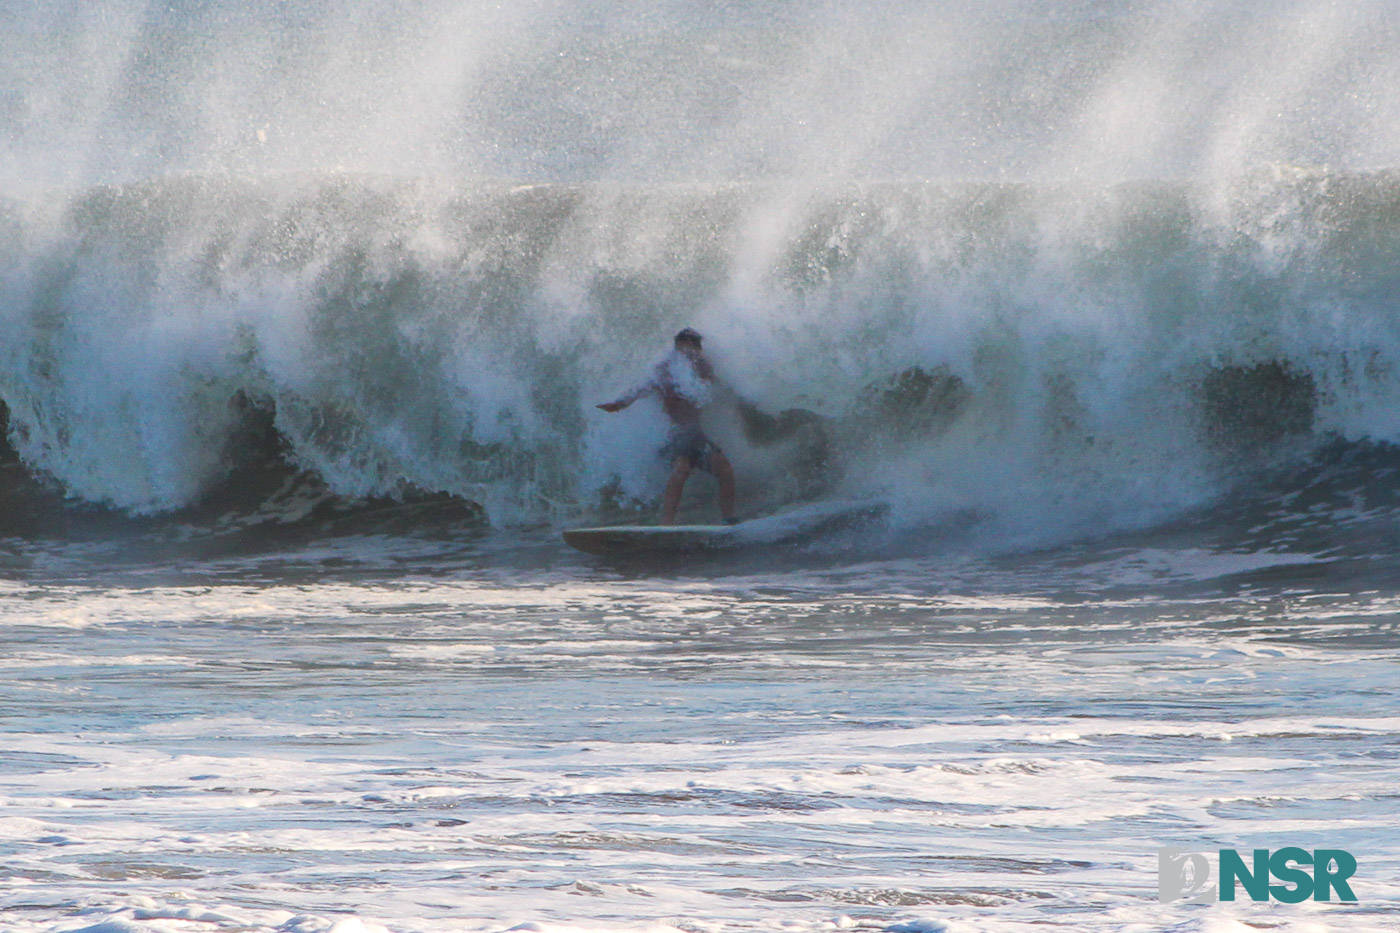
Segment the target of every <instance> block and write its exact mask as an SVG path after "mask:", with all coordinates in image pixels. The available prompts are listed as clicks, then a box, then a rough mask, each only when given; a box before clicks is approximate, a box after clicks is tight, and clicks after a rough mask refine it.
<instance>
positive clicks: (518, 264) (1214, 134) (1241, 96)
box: [0, 3, 1400, 528]
mask: <svg viewBox="0 0 1400 933" xmlns="http://www.w3.org/2000/svg"><path fill="white" fill-rule="evenodd" d="M4 17H5V23H4V26H5V28H4V30H3V33H2V35H3V38H0V42H3V43H4V45H3V48H0V53H3V54H0V78H3V85H4V86H5V87H6V88H7V93H6V95H5V98H4V109H5V116H6V120H7V123H8V124H9V126H10V132H9V133H7V134H6V137H5V140H4V143H3V145H4V147H5V152H4V158H3V165H4V168H3V169H0V172H3V177H0V191H3V193H4V197H5V206H4V211H3V215H0V218H2V219H3V222H0V243H3V253H2V254H0V257H3V265H0V276H3V279H2V281H3V288H4V296H5V301H4V306H3V312H4V314H5V316H6V319H7V320H6V326H7V330H8V333H9V335H10V339H8V340H7V341H6V345H5V353H4V359H3V360H0V397H3V398H4V400H5V402H6V403H7V404H8V406H9V408H10V418H11V420H10V439H11V442H12V443H13V444H14V446H15V447H16V449H17V450H18V451H19V453H20V455H21V457H22V458H23V460H24V462H25V463H26V464H28V465H29V466H30V467H31V468H32V469H33V470H35V471H37V472H38V473H39V474H41V475H44V476H48V477H52V478H53V480H55V481H56V482H57V483H58V484H59V486H60V487H61V488H62V490H63V491H64V492H65V493H66V494H67V495H69V496H71V497H72V498H74V499H76V500H79V501H83V502H92V503H98V504H104V505H110V506H115V507H117V508H119V509H124V510H130V511H134V512H138V513H140V512H151V511H162V510H169V509H173V508H178V507H181V506H186V505H189V504H191V503H193V502H196V501H198V500H199V499H200V497H201V496H203V495H205V494H207V492H208V491H209V489H210V488H211V487H212V486H213V485H216V484H217V482H218V481H219V480H220V479H221V478H223V477H225V476H226V475H227V474H228V473H229V472H230V471H231V470H232V469H233V466H232V465H231V463H230V459H229V450H228V443H229V438H230V437H231V436H233V435H234V434H235V432H236V431H237V429H238V427H239V423H240V421H241V419H242V418H243V417H244V414H245V411H246V409H247V407H248V406H249V405H252V406H253V407H254V408H257V409H260V410H263V411H269V412H273V413H275V427H276V431H277V432H278V433H279V434H280V436H281V437H282V438H283V440H284V443H285V444H286V446H287V456H288V458H289V459H290V460H291V461H292V462H294V463H295V464H297V465H299V466H301V467H303V468H305V469H308V470H311V471H313V472H314V473H315V474H316V475H317V476H318V477H320V478H321V479H322V480H323V481H324V482H325V483H326V484H327V485H328V487H329V488H330V490H331V491H332V492H333V493H335V494H337V495H341V496H347V497H359V496H366V495H371V496H373V495H395V494H401V493H402V491H403V490H405V489H422V490H427V491H429V492H445V493H450V494H452V495H456V496H460V497H464V498H467V499H470V500H472V501H474V502H478V503H481V504H482V505H484V506H486V508H487V512H488V515H489V516H490V517H491V518H492V520H493V521H496V522H498V523H499V522H504V523H515V522H520V521H534V520H538V519H541V518H551V517H559V516H562V515H569V514H578V513H579V511H580V510H584V511H587V510H588V509H590V508H595V507H597V505H598V504H599V503H600V502H602V501H609V502H623V503H627V502H635V503H645V502H646V501H648V500H649V499H650V498H651V497H652V496H654V495H655V493H656V490H657V486H658V483H659V476H660V467H659V466H657V465H656V464H654V463H653V462H652V450H653V449H654V448H655V447H656V446H657V436H658V434H659V431H660V429H661V426H660V423H659V418H658V417H657V415H656V413H655V412H647V411H645V410H642V411H641V412H640V413H638V412H633V413H629V415H627V416H625V417H621V418H614V419H604V418H600V417H599V416H598V414H597V413H596V412H594V411H593V409H592V403H593V402H594V401H597V400H599V399H601V398H605V397H608V394H609V393H611V392H615V391H617V390H618V389H619V388H620V387H622V386H623V385H624V384H625V383H626V381H627V380H628V379H630V378H632V376H633V375H635V374H639V373H640V372H641V371H643V370H644V369H645V367H646V366H647V365H649V363H650V362H651V361H652V359H654V357H655V356H656V355H657V354H658V353H659V352H660V351H661V350H662V349H664V346H665V343H666V340H667V338H668V336H669V335H670V333H672V332H674V330H676V329H677V328H678V327H679V326H680V325H682V324H693V325H695V326H698V327H700V328H701V329H702V330H703V331H705V332H706V333H707V334H708V335H709V336H710V341H709V345H710V346H711V347H712V352H713V353H714V354H715V356H716V358H717V359H718V361H719V362H720V364H721V368H722V370H723V372H724V374H725V375H726V376H727V377H728V378H729V379H730V381H731V382H732V383H733V384H734V385H735V386H737V387H739V388H740V390H741V391H742V392H743V393H744V394H745V395H747V396H748V397H750V398H751V399H752V400H753V401H754V402H756V403H757V404H758V405H759V406H760V407H761V408H763V409H765V410H767V411H769V412H772V413H779V412H781V411H783V410H788V409H792V408H800V409H803V410H806V411H812V412H815V413H816V414H818V415H820V416H822V417H823V418H826V419H828V420H827V421H826V422H823V425H822V428H821V431H822V437H821V438H820V441H821V443H822V444H823V445H824V446H823V447H822V449H821V451H820V454H821V456H820V457H819V458H816V457H815V454H814V448H813V446H812V444H813V439H812V438H811V437H800V438H797V439H796V440H794V438H792V437H786V436H785V437H784V438H782V440H784V441H787V442H789V443H786V444H783V443H779V444H777V445H776V446H774V445H772V444H769V445H768V446H767V447H764V448H763V449H759V447H762V446H763V445H762V444H753V443H750V441H752V440H753V438H752V437H748V438H745V437H740V436H738V435H737V434H736V433H735V430H734V428H733V427H732V422H733V420H734V419H733V418H729V419H719V420H721V421H724V420H727V421H728V422H731V426H730V427H729V428H726V427H725V426H724V425H723V424H720V425H717V426H715V427H714V430H716V431H717V432H718V433H720V434H726V432H727V435H726V442H727V443H728V444H729V445H730V446H731V447H732V448H734V453H735V456H736V462H738V464H739V466H740V467H741V473H743V474H744V475H745V476H746V477H747V478H748V479H749V482H748V483H747V487H748V496H749V507H750V508H751V509H762V508H765V507H772V506H774V505H777V504H781V503H782V502H784V501H790V500H791V499H793V498H800V497H802V496H803V495H808V494H810V493H811V492H812V490H813V489H821V490H825V492H826V493H829V494H834V493H838V492H839V493H841V494H859V495H872V494H873V495H878V496H883V497H887V498H892V499H894V500H897V501H899V502H901V503H902V504H903V505H905V506H907V507H909V508H910V509H911V511H908V512H906V513H905V514H909V515H911V516H914V517H915V518H918V519H927V518H929V517H930V516H937V515H939V514H943V512H944V511H946V510H947V509H958V508H961V509H973V510H980V511H981V512H982V513H984V514H987V515H994V516H1001V517H1009V520H1010V522H1011V524H1012V525H1016V526H1022V527H1029V526H1031V525H1036V526H1040V525H1043V524H1045V522H1046V521H1050V522H1051V523H1052V524H1056V525H1059V524H1067V525H1068V526H1069V527H1070V528H1078V527H1083V526H1085V525H1086V524H1091V525H1096V524H1101V523H1102V522H1103V521H1104V520H1105V519H1107V520H1108V521H1109V522H1110V524H1113V523H1115V522H1119V523H1126V524H1133V523H1137V522H1140V521H1143V520H1151V518H1152V517H1153V516H1161V515H1169V514H1172V513H1173V512H1174V511H1176V510H1179V509H1181V508H1183V507H1189V506H1192V505H1198V504H1200V503H1202V502H1205V501H1209V500H1210V499H1211V498H1212V497H1213V496H1216V495H1219V494H1220V492H1221V491H1222V489H1224V488H1228V486H1229V484H1230V483H1231V482H1233V481H1234V480H1236V479H1237V478H1238V475H1239V473H1240V472H1241V469H1242V468H1243V469H1244V470H1245V472H1247V471H1248V469H1253V468H1255V467H1257V466H1258V463H1256V462H1254V461H1257V460H1260V459H1261V457H1260V456H1259V455H1260V451H1259V449H1258V448H1259V445H1258V444H1256V443H1254V441H1255V440H1256V439H1254V438H1246V439H1245V443H1243V444H1239V445H1236V446H1237V447H1238V448H1240V451H1243V452H1244V453H1245V454H1247V457H1246V459H1248V460H1250V461H1251V462H1249V463H1246V464H1244V465H1243V467H1241V465H1240V464H1238V463H1236V462H1235V459H1237V458H1235V454H1236V453H1239V452H1240V451H1234V452H1227V455H1226V456H1224V457H1222V456H1221V452H1220V450H1219V449H1218V447H1219V445H1216V447H1215V448H1214V449H1213V448H1212V446H1211V441H1210V438H1211V437H1217V438H1218V437H1219V436H1221V435H1222V434H1232V433H1233V434H1238V432H1236V431H1234V430H1233V429H1234V428H1235V427H1237V426H1238V424H1239V423H1240V421H1241V419H1243V420H1244V421H1245V422H1250V423H1273V422H1276V421H1279V420H1280V419H1279V413H1278V412H1276V411H1272V410H1270V409H1269V405H1273V404H1279V403H1277V402H1276V400H1275V399H1274V396H1275V395H1276V394H1277V393H1274V392H1272V391H1271V390H1270V389H1269V387H1268V385H1267V384H1268V383H1269V380H1270V379H1273V380H1274V381H1275V382H1278V381H1279V380H1282V383H1281V384H1283V385H1284V386H1285V388H1286V389H1287V392H1286V393H1285V394H1288V393H1292V394H1291V395H1289V397H1288V398H1286V399H1284V401H1283V402H1282V403H1281V404H1283V405H1284V406H1285V407H1287V406H1292V408H1291V409H1290V411H1292V412H1293V414H1292V415H1289V416H1287V417H1284V418H1282V422H1283V423H1285V424H1286V425H1288V426H1290V430H1288V431H1284V432H1283V433H1286V434H1290V435H1291V436H1290V438H1289V441H1290V443H1292V444H1294V445H1295V446H1296V445H1297V444H1302V445H1303V446H1305V447H1306V446H1307V444H1308V443H1309V441H1308V438H1309V437H1313V436H1322V437H1326V436H1329V435H1341V436H1343V437H1347V438H1352V439H1363V438H1364V439H1371V440H1379V441H1389V440H1391V439H1392V434H1393V431H1394V428H1395V419H1394V418H1393V417H1392V416H1391V415H1390V414H1389V412H1390V411H1392V410H1393V409H1394V405H1393V402H1394V401H1395V386H1394V384H1393V379H1392V376H1391V369H1392V367H1393V365H1394V362H1395V360H1396V354H1397V346H1396V343H1395V337H1396V335H1395V329H1394V326H1393V325H1392V323H1391V322H1392V319H1393V315H1392V314H1391V308H1390V304H1391V301H1392V298H1393V296H1394V294H1395V284H1396V282H1395V274H1394V272H1393V270H1394V269H1395V268H1396V263H1395V259H1396V256H1395V250H1396V245H1397V242H1400V241H1398V240H1397V230H1396V226H1395V217H1394V200H1395V197H1396V192H1397V189H1396V186H1395V180H1394V178H1393V177H1392V175H1391V174H1390V169H1391V168H1393V167H1394V166H1396V165H1397V164H1400V160H1397V159H1396V158H1395V152H1394V147H1395V146H1396V145H1400V139H1397V136H1400V134H1397V133H1396V132H1395V130H1394V127H1395V126H1397V125H1400V123H1398V122H1397V120H1396V119H1395V118H1396V117H1397V116H1400V91H1397V90H1396V89H1397V88H1400V81H1395V80H1390V78H1392V77H1400V76H1397V75H1394V71H1395V70H1396V69H1397V68H1400V65H1397V64H1396V61H1397V60H1396V58H1395V56H1393V55H1391V54H1389V52H1390V51H1392V50H1394V49H1395V48H1398V47H1400V42H1397V39H1400V23H1397V20H1396V16H1395V14H1394V13H1393V12H1392V10H1391V8H1390V7H1389V6H1387V5H1385V4H1379V3H1377V4H1351V5H1347V6H1346V7H1345V8H1344V9H1342V8H1337V7H1334V6H1332V5H1328V4H1285V5H1275V6H1274V7H1271V8H1269V9H1268V10H1253V9H1245V8H1242V7H1240V6H1239V5H1238V4H1225V3H1187V4H1182V3H1174V4H1135V5H1130V6H1125V5H1118V4H1115V5H1109V4H1098V3H1085V4H1071V5H1059V4H1057V5H1056V6H1055V7H1054V8H1053V9H1052V10H1045V9H1042V8H1041V5H1038V4H1016V3H994V4H989V5H979V7H978V8H977V11H976V12H973V13H968V12H966V11H963V10H962V9H961V8H958V7H955V6H948V5H932V6H930V5H926V4H881V5H879V6H878V7H876V8H867V7H863V6H862V7H860V8H859V9H857V8H855V7H851V6H846V5H841V4H826V5H820V6H813V7H810V8H804V9H801V10H795V9H790V8H789V7H788V6H787V5H769V4H762V3H758V4H733V5H727V6H725V7H723V8H720V9H716V10H710V11H705V12H700V11H697V10H694V9H690V8H688V7H686V6H684V5H675V6H662V7H655V8H648V9H646V10H626V9H618V8H616V7H615V6H613V5H602V4H600V5H596V6H595V5H590V4H580V3H574V4H566V3H527V4H509V5H502V6H497V5H494V4H433V3H415V4H407V3H362V4H351V5H350V6H348V7H346V6H341V5H336V6H335V7H334V8H332V7H330V6H320V5H315V4H284V5H280V6H278V7H277V8H275V9H271V10H264V9H262V8H261V7H256V6H248V7H242V6H236V5H235V6H229V5H227V4H177V5H163V4H139V3H94V4H80V5H72V4H57V5H55V4H43V5H37V4H36V5H33V6H24V5H12V6H10V7H8V8H7V10H6V12H5V13H4ZM1222 369H1224V370H1225V375H1224V376H1223V377H1214V378H1223V379H1224V380H1225V382H1226V384H1227V389H1226V390H1224V391H1226V394H1227V395H1228V394H1231V393H1232V392H1233V394H1235V395H1242V396H1243V398H1242V399H1235V398H1230V399H1223V397H1221V396H1220V391H1221V390H1219V389H1218V387H1217V389H1215V390H1213V389H1212V388H1211V382H1210V380H1211V378H1213V377H1212V376H1211V374H1212V373H1219V372H1220V371H1221V370H1222ZM1231 372H1233V373H1235V375H1234V376H1231V375H1230V373H1231ZM1241 373H1243V375H1240V374H1241ZM1251 373H1252V374H1253V376H1251V375H1250V374H1251ZM1241 378H1242V379H1244V380H1245V382H1249V380H1250V379H1251V378H1252V379H1253V380H1254V383H1258V385H1255V387H1254V388H1253V389H1250V388H1248V387H1246V386H1244V384H1243V383H1241V384H1240V385H1239V386H1235V389H1230V388H1229V386H1234V383H1231V382H1230V380H1231V379H1235V380H1236V381H1237V382H1238V380H1239V379H1241ZM911 380H912V381H911ZM1260 385H1262V386H1263V388H1262V389H1261V388H1260ZM911 387H912V389H911ZM1236 390H1237V391H1236ZM1261 391H1262V392H1263V396H1262V397H1263V398H1264V401H1263V402H1251V400H1250V399H1251V397H1253V396H1260V392H1261ZM1212 392H1214V393H1215V394H1214V395H1212ZM882 393H883V394H882ZM911 393H912V394H911ZM1301 396H1310V397H1309V398H1306V399H1301ZM231 403H232V404H231ZM1251 405H1252V406H1253V407H1252V408H1251V407H1250V406H1251ZM1261 405H1262V408H1261ZM1299 405H1302V406H1303V409H1305V410H1303V409H1299V408H1298V406H1299ZM940 406H941V407H940ZM1222 406H1223V407H1222ZM1241 407H1243V408H1244V409H1247V410H1243V411H1238V410H1235V409H1238V408H1241ZM935 409H938V410H935ZM1227 409H1228V411H1227ZM1300 412H1301V414H1300ZM1290 418H1291V420H1290ZM1300 418H1301V419H1302V420H1301V421H1300V420H1299V419H1300ZM1232 419H1233V420H1232ZM1222 424H1223V425H1224V426H1225V427H1224V428H1222V427H1221V425H1222ZM809 433H810V432H809ZM1276 433H1277V432H1276ZM1278 439H1279V438H1278V437H1277V436H1276V437H1273V438H1271V440H1274V441H1277V440H1278ZM769 440H771V438H769ZM1276 453H1277V451H1276V450H1274V449H1272V447H1271V448H1270V449H1269V450H1267V451H1264V456H1263V457H1262V459H1263V460H1265V461H1268V460H1269V459H1270V458H1271V457H1272V456H1273V455H1274V454H1276ZM814 458H815V459H816V460H819V461H820V462H814ZM989 464H990V465H991V466H989ZM853 477H859V478H860V479H859V481H855V480H853ZM1027 487H1030V488H1036V489H1039V490H1040V491H1041V493H1042V495H1041V496H1038V497H1037V499H1038V500H1039V501H1040V503H1041V504H1042V505H1043V504H1044V503H1047V502H1048V503H1051V504H1052V505H1051V506H1050V507H1049V508H1048V510H1047V511H1046V514H1040V515H1028V514H1020V515H1014V514H1011V513H1013V512H1015V511H1016V510H1017V508H1018V504H1021V505H1023V504H1024V502H1025V497H1024V496H1022V495H1021V494H1020V493H1019V492H1015V493H1011V494H1010V495H1007V493H1006V491H1007V490H1019V489H1023V488H1027ZM600 497H601V498H600ZM1055 503H1059V504H1058V505H1055ZM1022 511H1024V509H1022Z"/></svg>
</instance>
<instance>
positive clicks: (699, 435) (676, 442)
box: [657, 428, 723, 476]
mask: <svg viewBox="0 0 1400 933" xmlns="http://www.w3.org/2000/svg"><path fill="white" fill-rule="evenodd" d="M657 454H658V455H659V456H660V457H661V459H662V460H665V461H666V462H667V463H668V464H670V463H674V462H675V461H676V459H677V458H679V457H684V458H685V459H686V460H687V461H688V462H689V463H690V468H691V469H692V470H704V471H705V472H706V473H709V474H710V475H712V476H713V475H714V472H715V469H714V455H715V454H723V451H722V450H720V449H719V445H718V444H716V443H715V442H714V441H712V440H710V439H709V438H708V437H706V436H705V432H704V431H702V430H700V429H699V428H677V429H673V430H672V431H671V434H670V436H669V437H667V438H666V443H665V445H663V446H662V448H661V449H660V450H659V451H657Z"/></svg>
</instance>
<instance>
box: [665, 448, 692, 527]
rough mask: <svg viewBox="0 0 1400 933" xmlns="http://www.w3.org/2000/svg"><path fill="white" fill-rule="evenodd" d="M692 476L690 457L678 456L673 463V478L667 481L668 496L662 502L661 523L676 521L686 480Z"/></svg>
mask: <svg viewBox="0 0 1400 933" xmlns="http://www.w3.org/2000/svg"><path fill="white" fill-rule="evenodd" d="M688 476H690V458H689V457H677V458H676V459H675V462H674V463H672V464H671V478H670V479H668V480H667V481H666V498H665V499H664V500H663V502H662V504H661V524H663V525H674V524H675V523H676V509H678V508H680V506H681V493H683V492H685V480H686V477H688Z"/></svg>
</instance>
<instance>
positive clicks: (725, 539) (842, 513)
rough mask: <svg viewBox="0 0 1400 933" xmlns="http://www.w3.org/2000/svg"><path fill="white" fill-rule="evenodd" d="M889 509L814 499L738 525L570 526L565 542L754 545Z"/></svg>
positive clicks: (607, 552) (701, 547) (667, 547)
mask: <svg viewBox="0 0 1400 933" xmlns="http://www.w3.org/2000/svg"><path fill="white" fill-rule="evenodd" d="M888 511H889V507H888V506H886V505H885V504H884V503H882V502H873V501H868V500H859V501H856V500H843V501H840V502H818V503H814V504H812V505H806V506H800V507H798V508H794V509H788V510H785V511H782V512H777V513H775V514H773V515H765V516H763V517H761V518H753V519H749V520H748V521H743V522H739V523H738V524H737V525H608V526H604V527H601V528H569V529H567V530H566V531H564V542H565V543H566V544H568V545H569V546H571V547H574V548H577V549H578V550H580V551H584V552H585V553H588V554H597V555H600V556H603V557H623V556H638V555H644V554H685V553H693V552H703V551H715V550H721V549H724V548H736V547H755V546H760V545H773V544H782V543H787V542H792V541H798V540H802V539H804V538H809V537H813V536H816V535H818V534H822V533H825V532H829V531H832V530H835V529H837V528H842V527H848V526H850V525H854V524H857V523H860V522H864V521H871V520H873V519H877V518H881V517H883V516H884V515H885V513H886V512H888Z"/></svg>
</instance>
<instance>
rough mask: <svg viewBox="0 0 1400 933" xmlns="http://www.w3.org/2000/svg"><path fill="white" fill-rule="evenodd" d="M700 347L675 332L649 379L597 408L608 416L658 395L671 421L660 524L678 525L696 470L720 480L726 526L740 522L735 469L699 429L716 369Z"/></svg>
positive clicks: (693, 336)
mask: <svg viewBox="0 0 1400 933" xmlns="http://www.w3.org/2000/svg"><path fill="white" fill-rule="evenodd" d="M700 344H701V337H700V334H699V333H697V332H696V331H694V330H692V329H690V328H689V327H687V328H685V330H682V331H681V332H680V333H679V334H676V340H675V349H674V350H672V351H671V352H670V353H669V354H667V356H666V358H665V359H663V360H662V361H661V362H660V363H657V364H656V368H655V369H653V370H652V373H651V376H649V377H648V378H647V379H646V380H645V381H644V382H642V383H641V384H640V385H638V386H637V387H636V388H634V389H633V390H632V391H631V392H628V393H627V394H626V395H623V396H622V397H620V398H618V399H616V400H614V401H611V402H604V403H602V404H601V405H599V406H598V407H599V408H601V409H603V411H607V412H614V411H622V409H624V408H626V407H627V406H628V405H631V404H632V403H633V402H635V401H637V399H639V398H642V397H644V396H647V395H650V394H651V393H653V392H655V393H657V394H658V395H660V396H661V407H662V409H663V410H664V411H665V412H666V417H667V418H669V419H670V421H671V429H670V432H669V433H668V435H667V437H666V444H665V446H663V447H662V448H661V451H660V454H661V457H662V459H663V460H666V461H667V462H669V463H670V464H671V478H670V479H669V480H667V481H666V498H665V500H664V501H663V503H662V506H661V524H663V525H674V524H675V523H676V509H677V508H679V507H680V504H681V493H682V492H683V491H684V490H685V481H686V479H687V478H689V476H690V474H691V473H692V472H693V471H695V470H704V471H705V472H706V473H709V474H710V475H712V476H713V477H714V478H715V479H716V480H718V481H719V511H720V514H721V515H723V516H724V520H725V522H726V523H728V524H731V525H732V524H734V523H736V522H737V521H738V519H736V518H735V517H734V468H733V467H731V466H730V465H729V458H727V457H726V456H725V455H724V451H722V450H720V449H719V445H718V444H716V443H715V442H714V441H712V440H710V439H709V438H708V437H706V436H705V432H704V431H703V430H701V428H700V410H701V409H702V408H704V407H705V406H706V405H707V404H709V402H710V400H711V399H712V398H713V396H714V390H715V387H716V385H717V383H716V381H715V371H714V367H713V366H711V365H710V361H709V360H707V359H706V358H705V353H704V350H703V349H702V348H701V345H700Z"/></svg>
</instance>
